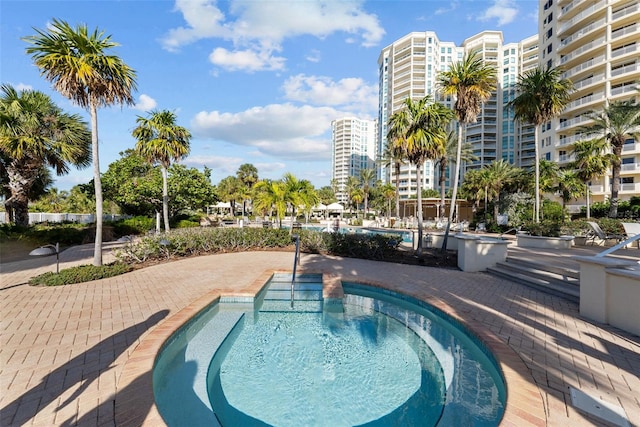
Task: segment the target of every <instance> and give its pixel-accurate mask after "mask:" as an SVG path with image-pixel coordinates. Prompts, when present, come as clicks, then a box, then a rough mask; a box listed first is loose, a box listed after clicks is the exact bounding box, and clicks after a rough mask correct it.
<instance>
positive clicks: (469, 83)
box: [438, 53, 497, 247]
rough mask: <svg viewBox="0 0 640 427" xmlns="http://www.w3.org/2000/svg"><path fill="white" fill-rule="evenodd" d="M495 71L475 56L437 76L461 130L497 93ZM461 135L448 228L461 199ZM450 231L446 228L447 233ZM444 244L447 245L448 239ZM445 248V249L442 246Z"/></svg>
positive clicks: (474, 120) (473, 119)
mask: <svg viewBox="0 0 640 427" xmlns="http://www.w3.org/2000/svg"><path fill="white" fill-rule="evenodd" d="M496 84H497V79H496V69H495V67H494V66H493V65H490V64H485V63H484V62H483V61H482V58H481V57H479V56H478V55H477V54H476V53H469V54H467V55H466V56H465V57H464V58H463V59H462V61H459V62H456V63H454V64H452V65H451V67H450V68H449V70H448V71H443V72H441V73H440V74H439V75H438V85H439V86H440V90H441V92H442V93H443V94H444V95H452V96H455V97H456V102H455V105H454V107H453V110H454V111H455V114H456V118H457V119H458V123H460V126H461V127H463V128H464V131H465V132H466V127H467V125H468V124H469V123H475V122H476V120H477V117H478V114H480V111H481V110H482V104H484V103H485V102H486V101H487V100H488V99H489V98H490V97H491V94H492V93H493V91H494V90H495V89H496ZM462 131H463V129H460V131H459V132H458V147H457V155H456V167H455V172H454V175H453V192H452V195H451V208H450V209H449V224H451V222H452V221H453V218H454V214H455V211H456V197H457V195H458V180H459V175H460V163H461V161H462V160H461V156H462V134H463V132H462ZM448 230H449V227H448V226H447V231H448ZM444 244H445V245H446V238H445V242H444ZM443 247H444V246H443Z"/></svg>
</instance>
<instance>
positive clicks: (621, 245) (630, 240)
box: [596, 234, 640, 258]
mask: <svg viewBox="0 0 640 427" xmlns="http://www.w3.org/2000/svg"><path fill="white" fill-rule="evenodd" d="M636 240H640V234H636V235H635V236H631V237H629V238H628V239H627V240H623V241H622V242H620V243H618V244H617V245H615V246H612V247H610V248H609V249H606V250H604V251H602V252H600V253H599V254H597V255H596V257H598V258H602V257H604V256H607V255H609V254H612V253H614V252H615V251H617V250H618V249H622V248H624V247H625V246H627V245H630V244H631V243H633V242H635V241H636Z"/></svg>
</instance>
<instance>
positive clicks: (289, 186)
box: [282, 172, 306, 231]
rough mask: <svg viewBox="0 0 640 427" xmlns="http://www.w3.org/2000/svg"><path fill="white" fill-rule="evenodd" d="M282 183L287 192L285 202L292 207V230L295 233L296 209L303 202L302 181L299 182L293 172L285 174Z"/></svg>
mask: <svg viewBox="0 0 640 427" xmlns="http://www.w3.org/2000/svg"><path fill="white" fill-rule="evenodd" d="M282 183H283V186H284V190H285V201H286V203H287V205H289V206H290V207H291V229H290V231H293V223H294V222H295V220H296V208H297V207H298V205H300V203H301V202H302V199H301V197H300V192H301V191H302V189H303V186H304V185H306V184H303V182H302V181H300V180H298V178H296V177H295V176H294V175H293V174H292V173H291V172H287V173H285V174H284V177H283V178H282Z"/></svg>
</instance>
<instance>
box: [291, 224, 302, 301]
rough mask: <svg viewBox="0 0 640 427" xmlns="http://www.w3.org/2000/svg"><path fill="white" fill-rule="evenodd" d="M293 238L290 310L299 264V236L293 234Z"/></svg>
mask: <svg viewBox="0 0 640 427" xmlns="http://www.w3.org/2000/svg"><path fill="white" fill-rule="evenodd" d="M293 238H294V239H296V253H295V254H294V258H293V274H292V275H291V308H293V290H294V285H295V282H296V267H297V266H298V264H299V263H300V235H299V234H294V235H293Z"/></svg>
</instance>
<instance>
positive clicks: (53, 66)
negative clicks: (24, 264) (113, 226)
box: [23, 19, 136, 265]
mask: <svg viewBox="0 0 640 427" xmlns="http://www.w3.org/2000/svg"><path fill="white" fill-rule="evenodd" d="M36 33H37V34H36V35H33V36H28V37H25V38H24V39H23V40H25V41H26V42H27V43H29V44H30V45H31V46H30V47H28V48H27V49H26V52H27V54H29V55H31V57H32V58H33V61H34V63H35V65H36V66H37V67H38V68H39V69H40V72H41V74H42V75H44V77H45V78H46V79H47V80H48V81H50V82H52V83H53V87H54V88H55V89H56V90H57V91H58V92H60V94H62V95H63V96H65V97H67V98H69V99H70V100H71V101H73V102H74V103H76V104H78V105H79V106H80V107H83V108H87V109H88V110H89V113H90V115H91V146H92V158H93V183H94V188H95V196H96V237H95V245H94V251H93V265H102V183H101V181H100V156H99V149H98V107H106V106H110V105H114V104H133V97H132V96H131V92H132V91H134V90H135V89H136V81H135V78H136V74H135V71H134V70H133V69H131V68H130V67H129V66H128V65H127V64H125V63H124V62H123V61H122V60H121V59H120V58H119V57H118V56H115V55H110V54H109V50H110V49H111V48H114V47H116V46H118V44H117V43H115V42H113V41H112V40H111V36H107V35H105V34H104V32H101V31H98V30H97V29H96V30H94V31H93V32H92V33H90V32H89V30H88V29H87V26H86V25H78V26H77V27H76V28H73V27H71V26H70V25H69V24H67V23H66V22H64V21H59V20H57V19H54V20H53V22H51V24H50V25H49V26H48V27H47V30H37V29H36Z"/></svg>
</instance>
